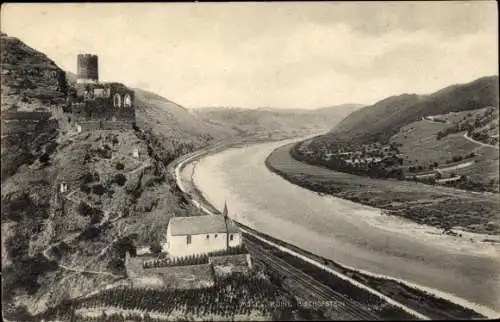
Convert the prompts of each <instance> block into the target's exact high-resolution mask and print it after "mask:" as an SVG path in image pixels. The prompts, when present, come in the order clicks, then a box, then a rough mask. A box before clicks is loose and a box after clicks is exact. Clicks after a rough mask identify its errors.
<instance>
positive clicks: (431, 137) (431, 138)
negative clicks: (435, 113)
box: [391, 120, 480, 165]
mask: <svg viewBox="0 0 500 322" xmlns="http://www.w3.org/2000/svg"><path fill="white" fill-rule="evenodd" d="M447 126H448V125H447V124H445V123H433V122H430V121H426V120H422V121H418V122H414V123H411V124H409V125H407V126H405V127H403V128H401V130H400V131H399V133H398V134H396V135H394V136H393V137H392V138H391V142H397V143H400V144H402V146H400V147H399V151H400V152H401V153H402V154H404V161H405V165H418V164H422V165H427V164H429V163H434V162H437V163H439V165H443V164H445V162H446V161H447V160H451V159H452V158H453V157H454V156H464V155H467V154H469V153H470V152H473V151H475V150H476V149H477V148H479V147H480V146H479V145H478V144H475V143H474V142H471V141H469V140H467V139H466V138H464V137H463V134H458V135H449V136H447V137H445V138H443V139H441V140H436V134H437V133H438V132H439V131H440V130H442V129H443V128H445V127H447Z"/></svg>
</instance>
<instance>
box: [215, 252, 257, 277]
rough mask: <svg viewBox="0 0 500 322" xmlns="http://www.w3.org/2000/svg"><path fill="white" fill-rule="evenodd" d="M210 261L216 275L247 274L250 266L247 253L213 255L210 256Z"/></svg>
mask: <svg viewBox="0 0 500 322" xmlns="http://www.w3.org/2000/svg"><path fill="white" fill-rule="evenodd" d="M210 263H211V264H212V266H213V268H214V273H215V276H217V277H225V276H228V275H231V274H233V273H241V274H244V275H247V274H249V273H250V271H251V267H252V263H251V259H250V255H249V254H238V255H223V256H214V257H210Z"/></svg>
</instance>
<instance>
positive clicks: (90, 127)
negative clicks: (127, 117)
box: [75, 121, 133, 131]
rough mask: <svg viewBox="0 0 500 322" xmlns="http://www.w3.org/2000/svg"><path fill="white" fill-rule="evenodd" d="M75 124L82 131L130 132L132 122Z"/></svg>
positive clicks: (83, 122)
mask: <svg viewBox="0 0 500 322" xmlns="http://www.w3.org/2000/svg"><path fill="white" fill-rule="evenodd" d="M75 124H77V125H80V126H81V127H82V131H95V130H132V129H133V123H132V122H124V121H76V122H75Z"/></svg>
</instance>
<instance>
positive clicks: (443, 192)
mask: <svg viewBox="0 0 500 322" xmlns="http://www.w3.org/2000/svg"><path fill="white" fill-rule="evenodd" d="M292 146H293V144H289V145H286V146H283V147H280V148H278V149H276V150H275V151H273V153H271V154H270V155H269V157H268V158H267V160H266V164H267V166H268V167H269V168H270V169H271V170H272V171H274V172H276V173H278V174H279V175H281V176H283V177H284V178H285V179H287V180H289V181H291V182H292V183H295V184H298V185H300V186H303V187H305V188H308V189H310V190H313V191H318V192H321V193H328V194H332V195H334V196H336V197H340V198H344V199H348V200H351V201H354V202H359V203H362V204H366V205H370V206H374V207H378V208H382V209H386V210H388V211H391V214H394V215H398V216H402V217H405V218H407V219H410V220H413V221H415V222H417V223H420V224H427V225H431V226H434V227H438V228H446V227H462V228H463V229H465V230H467V231H470V232H476V233H485V234H492V235H498V233H499V232H500V226H499V223H498V219H497V216H496V213H497V211H498V207H499V200H498V198H497V195H495V194H491V193H482V194H477V193H471V192H467V191H464V190H458V189H453V188H447V187H441V186H432V185H426V184H422V183H416V182H408V181H399V180H378V179H371V178H368V177H362V176H356V175H351V174H347V173H341V172H336V171H332V170H329V169H326V168H323V167H318V166H313V165H309V164H306V163H302V162H299V161H297V160H295V159H293V158H292V157H291V155H290V149H291V148H292Z"/></svg>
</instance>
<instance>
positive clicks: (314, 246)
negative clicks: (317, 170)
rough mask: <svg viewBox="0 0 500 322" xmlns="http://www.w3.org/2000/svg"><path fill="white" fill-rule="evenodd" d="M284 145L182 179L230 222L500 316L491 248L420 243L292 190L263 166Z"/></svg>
mask: <svg viewBox="0 0 500 322" xmlns="http://www.w3.org/2000/svg"><path fill="white" fill-rule="evenodd" d="M287 142H292V140H288V141H282V142H270V143H261V144H255V145H250V146H247V147H243V148H233V149H229V150H225V151H223V152H220V153H216V154H212V155H209V156H206V157H204V158H202V159H201V160H199V161H198V162H197V163H196V165H195V166H193V165H191V166H188V167H186V168H185V170H183V176H184V175H186V172H187V171H189V172H191V173H192V174H193V181H194V184H195V185H196V186H197V187H198V188H199V189H200V190H201V191H202V193H203V195H204V197H205V198H206V199H207V200H208V201H209V202H210V203H211V204H212V205H214V206H215V207H216V208H218V209H222V208H223V205H224V202H225V200H227V203H228V208H229V215H230V216H231V217H233V218H235V219H236V220H238V221H240V222H241V223H243V224H245V225H248V226H250V227H252V228H254V229H257V230H259V231H261V232H263V233H265V234H269V235H271V236H273V237H276V238H279V239H282V240H284V241H286V242H288V243H291V244H294V245H296V246H298V247H300V248H303V249H305V250H307V251H310V252H313V253H315V254H317V255H320V256H323V257H326V258H329V259H331V260H334V261H336V262H338V263H340V264H343V265H346V266H349V267H352V268H356V269H359V270H362V271H368V272H371V273H374V274H380V275H384V276H388V277H392V278H397V279H401V280H404V281H407V282H409V283H412V284H416V285H419V286H421V287H422V288H424V289H428V290H432V291H433V292H434V293H437V294H441V295H442V296H447V297H448V298H453V299H454V300H455V301H456V302H462V303H468V304H469V305H471V306H472V305H473V304H472V303H474V304H477V305H479V306H477V307H479V308H482V309H484V310H488V308H492V309H494V310H495V311H496V312H499V311H500V303H499V302H500V301H499V293H498V290H500V276H499V263H500V262H499V259H498V256H496V255H498V253H495V252H496V251H497V250H498V248H497V247H496V246H492V245H489V246H487V245H484V243H482V245H478V243H471V242H470V241H468V240H465V241H464V240H463V239H464V238H462V240H457V238H455V239H452V238H453V237H446V236H437V235H436V236H434V237H433V236H431V235H426V236H427V237H426V236H424V235H423V234H424V232H423V231H424V230H423V229H422V226H419V225H416V224H413V223H411V222H410V223H409V222H408V221H405V220H399V219H397V218H389V216H382V215H380V211H379V210H378V209H375V208H372V207H368V206H364V205H360V204H356V203H353V202H350V201H347V200H343V199H339V198H335V197H331V196H320V195H318V194H317V193H315V192H312V191H309V190H307V189H304V188H301V187H299V186H296V185H293V184H291V183H289V182H288V181H286V180H284V179H283V178H281V177H280V176H278V175H276V174H274V173H272V172H270V171H269V170H268V169H267V167H266V166H265V164H264V160H265V158H266V157H267V156H268V155H269V153H271V152H272V151H273V150H274V149H275V148H277V147H279V146H281V145H283V144H286V143H287ZM189 175H190V174H189ZM425 228H426V229H425V232H429V231H430V232H432V229H431V228H429V227H425ZM493 254H496V255H493ZM484 310H483V311H484ZM490 312H491V311H490Z"/></svg>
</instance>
